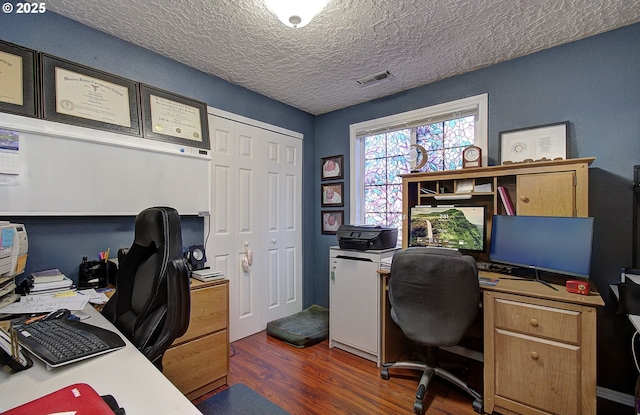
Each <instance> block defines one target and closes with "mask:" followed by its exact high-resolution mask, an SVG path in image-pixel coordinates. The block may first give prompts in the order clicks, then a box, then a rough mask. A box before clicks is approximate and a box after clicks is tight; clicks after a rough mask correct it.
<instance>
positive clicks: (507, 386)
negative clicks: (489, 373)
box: [495, 329, 581, 414]
mask: <svg viewBox="0 0 640 415" xmlns="http://www.w3.org/2000/svg"><path fill="white" fill-rule="evenodd" d="M495 347H496V354H495V379H496V381H495V382H496V383H495V395H496V404H504V403H503V402H501V401H502V399H501V398H506V399H508V400H511V401H515V402H518V403H521V404H525V405H526V406H528V407H533V408H537V409H540V410H542V411H547V412H550V413H553V414H579V413H581V412H580V402H581V395H580V394H581V388H580V352H581V350H580V347H579V346H575V345H569V344H565V343H559V342H555V341H551V340H544V339H538V338H535V337H531V336H527V335H524V334H519V333H513V332H508V331H504V330H500V329H498V330H496V336H495ZM504 406H508V405H504Z"/></svg>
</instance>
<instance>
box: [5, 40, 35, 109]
mask: <svg viewBox="0 0 640 415" xmlns="http://www.w3.org/2000/svg"><path fill="white" fill-rule="evenodd" d="M37 61H38V53H37V52H36V51H34V50H31V49H27V48H23V47H22V46H18V45H14V44H13V43H8V42H2V41H0V111H1V112H10V113H13V114H18V115H25V116H28V117H37V116H38V115H39V111H38V94H37V91H38V71H37V68H38V64H37Z"/></svg>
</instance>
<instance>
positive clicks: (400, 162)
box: [387, 149, 411, 184]
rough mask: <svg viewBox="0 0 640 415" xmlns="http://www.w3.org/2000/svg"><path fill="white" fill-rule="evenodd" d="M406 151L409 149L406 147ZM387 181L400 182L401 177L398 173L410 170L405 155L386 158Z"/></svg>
mask: <svg viewBox="0 0 640 415" xmlns="http://www.w3.org/2000/svg"><path fill="white" fill-rule="evenodd" d="M407 151H409V150H408V149H407ZM387 165H388V167H387V183H400V184H401V183H402V177H400V176H398V174H403V173H408V172H409V171H410V170H411V165H410V164H409V160H407V157H406V156H405V155H402V156H397V157H390V158H388V159H387Z"/></svg>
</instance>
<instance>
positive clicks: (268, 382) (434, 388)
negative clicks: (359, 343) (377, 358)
mask: <svg viewBox="0 0 640 415" xmlns="http://www.w3.org/2000/svg"><path fill="white" fill-rule="evenodd" d="M232 349H235V351H234V354H233V355H232V357H231V359H230V366H231V368H230V375H229V385H233V384H236V383H244V384H245V385H247V386H249V387H250V388H252V389H254V390H255V391H257V392H259V393H260V394H262V395H263V396H265V397H266V398H268V399H269V400H271V401H272V402H274V403H275V404H277V405H279V406H280V407H282V408H283V409H285V410H286V411H288V412H289V413H290V414H292V415H329V414H333V415H342V414H349V415H365V414H366V415H376V414H379V415H394V414H407V415H411V414H413V402H414V397H415V393H416V388H417V385H418V380H419V373H418V372H413V371H407V372H405V373H404V374H403V376H402V377H397V376H393V375H392V377H391V378H390V379H389V380H383V379H381V378H380V369H379V368H378V367H376V364H375V363H374V362H371V361H368V360H366V359H362V358H360V357H357V356H355V355H353V354H351V353H348V352H345V351H343V350H340V349H337V348H333V349H329V342H328V340H327V341H324V342H322V343H319V344H317V345H314V346H312V347H307V348H304V349H298V348H295V347H292V346H289V345H287V344H285V343H283V342H281V341H279V340H276V339H274V338H272V337H270V336H268V335H267V334H266V332H265V331H262V332H260V333H257V334H254V335H252V336H249V337H246V338H244V339H241V340H239V341H236V342H234V343H232ZM454 357H455V356H454ZM473 372H475V374H473ZM392 373H394V372H392ZM481 378H482V367H481V366H480V364H479V363H476V362H471V364H470V366H469V379H467V380H468V382H469V384H470V386H471V387H472V388H474V389H475V390H482V386H481V383H480V382H481ZM221 390H223V389H222V388H221V389H218V390H216V391H214V392H212V393H210V394H208V395H205V396H203V397H201V398H198V399H197V400H194V403H198V402H201V401H203V400H204V399H206V398H208V397H209V396H211V395H213V394H215V393H217V392H219V391H221ZM472 401H473V399H472V398H471V397H470V396H468V395H466V393H464V392H462V391H459V389H458V388H457V387H456V386H454V385H450V384H449V383H448V382H447V381H445V380H443V379H439V378H434V379H432V381H431V384H430V385H429V388H428V391H427V398H426V399H425V408H426V411H425V413H426V414H427V415H467V414H468V415H471V414H475V412H474V411H473V408H472V406H471V403H472Z"/></svg>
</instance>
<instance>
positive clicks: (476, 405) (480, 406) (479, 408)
mask: <svg viewBox="0 0 640 415" xmlns="http://www.w3.org/2000/svg"><path fill="white" fill-rule="evenodd" d="M472 406H473V410H474V411H476V412H477V413H479V414H484V402H482V401H481V400H480V399H476V400H475V401H473V404H472Z"/></svg>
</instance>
